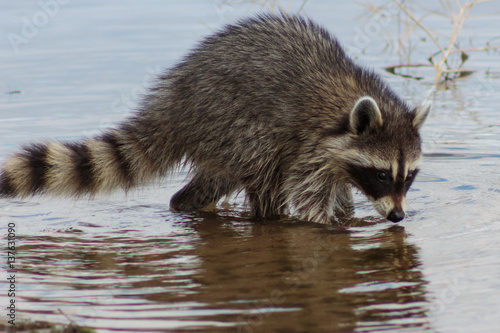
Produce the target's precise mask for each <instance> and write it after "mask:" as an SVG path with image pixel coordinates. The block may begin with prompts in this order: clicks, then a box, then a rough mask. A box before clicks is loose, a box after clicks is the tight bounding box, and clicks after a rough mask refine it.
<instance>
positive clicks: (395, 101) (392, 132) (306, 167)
mask: <svg viewBox="0 0 500 333" xmlns="http://www.w3.org/2000/svg"><path fill="white" fill-rule="evenodd" d="M360 101H361V104H359V102H360ZM357 103H358V104H357ZM355 105H357V106H356V107H355ZM358 107H359V108H358ZM356 110H357V111H356ZM417 110H421V109H417ZM427 113H428V109H424V111H420V112H417V111H416V110H414V111H411V109H410V108H409V107H408V106H407V105H406V103H404V102H403V101H402V100H401V99H400V98H399V97H397V96H396V94H395V93H394V92H393V91H392V90H390V89H389V88H388V87H387V86H386V85H385V84H384V83H383V82H382V80H381V79H380V78H379V77H378V76H377V75H375V74H374V73H373V72H372V71H370V70H367V69H364V68H362V67H360V66H358V65H356V64H354V62H353V61H352V60H351V59H350V58H349V57H348V56H347V55H346V54H345V52H344V50H343V49H342V47H341V46H340V44H339V43H338V41H337V40H336V39H335V38H333V37H332V36H331V35H330V34H329V33H328V32H327V31H326V30H324V29H323V28H321V27H320V26H318V25H316V24H315V23H313V22H312V21H310V20H308V19H305V18H302V17H297V16H289V15H286V14H279V15H261V16H257V17H255V18H249V19H245V20H242V21H240V22H239V23H237V24H234V25H228V26H226V27H224V28H223V29H222V30H220V31H219V32H217V33H215V34H213V35H212V36H209V37H207V38H206V39H205V40H203V41H202V42H201V43H200V44H199V45H198V46H197V47H196V48H195V49H194V50H193V51H192V52H191V53H189V54H188V55H187V56H186V57H185V58H184V59H183V60H182V61H181V62H180V63H179V64H178V65H177V66H175V67H173V68H171V69H170V70H168V71H166V72H165V73H164V74H163V75H162V76H161V77H160V78H159V80H158V83H157V85H156V87H154V88H153V89H152V90H151V91H150V93H149V95H148V96H147V97H146V98H145V100H144V102H143V104H142V105H141V107H140V109H139V110H138V111H137V112H136V113H135V114H134V116H133V117H131V118H130V119H128V120H126V121H125V122H123V123H122V124H121V125H120V126H118V128H117V129H113V130H109V131H107V132H105V133H104V134H103V135H101V136H99V137H96V138H90V139H85V140H82V141H80V142H76V143H65V142H62V143H59V142H54V143H52V144H51V145H49V144H45V143H44V144H37V145H31V146H27V147H25V148H24V149H23V150H22V151H21V152H19V153H16V154H14V155H12V156H11V157H10V158H9V159H8V160H7V162H6V164H5V166H4V168H3V170H2V171H1V174H0V196H4V197H16V196H21V197H23V196H29V195H34V194H39V193H45V192H47V193H53V194H59V195H76V196H78V195H85V194H90V195H93V194H95V193H98V192H102V191H111V190H114V189H116V188H122V189H124V190H127V189H129V188H131V187H133V186H137V185H140V184H143V183H145V182H147V181H150V180H154V179H155V178H157V177H160V176H164V175H166V174H167V173H168V172H169V171H170V170H172V169H173V168H175V167H177V166H179V165H180V164H181V163H186V165H190V173H191V176H192V178H191V179H192V180H191V181H190V182H189V184H187V185H186V186H185V187H184V188H183V189H182V190H181V191H179V192H178V193H177V194H175V195H174V197H173V198H172V200H171V207H172V208H173V209H175V210H195V209H200V208H203V207H205V206H206V205H208V204H210V203H212V202H217V201H218V200H219V199H221V198H222V197H225V196H228V195H230V194H232V193H234V192H237V191H241V190H244V191H245V193H246V196H247V200H248V203H249V206H250V209H251V212H252V214H253V215H254V216H255V217H258V218H275V217H279V216H280V215H283V214H287V212H288V211H289V209H290V208H291V209H292V210H293V211H294V212H295V213H296V214H297V215H298V216H299V218H301V219H304V220H309V221H314V222H320V223H328V222H329V221H331V219H332V216H333V215H334V214H339V213H342V212H345V211H348V210H350V209H352V197H351V193H350V191H351V187H352V186H355V187H358V188H360V189H361V190H362V191H363V192H364V193H366V194H367V195H368V196H369V197H370V199H372V201H374V203H375V204H376V207H378V206H381V207H382V206H383V207H386V206H387V205H388V204H386V201H387V202H388V199H387V198H388V197H389V196H390V197H391V198H396V196H397V195H399V194H401V193H402V191H404V193H403V196H404V194H406V191H407V189H406V188H405V189H404V190H398V191H399V192H398V193H396V194H395V192H397V191H396V190H394V191H393V192H394V193H392V192H390V193H389V192H387V191H385V190H384V189H383V188H382V189H381V190H380V191H382V192H383V194H384V196H383V197H384V198H385V199H384V200H385V201H384V205H382V204H378V206H377V202H378V201H377V200H380V199H379V198H378V194H376V193H375V192H374V191H373V190H372V189H370V187H371V185H370V184H369V182H367V181H366V179H364V178H366V177H363V174H362V173H360V172H357V171H356V170H358V169H356V168H361V167H364V168H376V167H379V166H380V165H382V166H385V165H388V166H391V165H396V164H394V163H393V161H394V160H398V161H400V162H401V163H403V162H404V163H413V162H415V161H417V160H418V159H419V158H420V154H421V153H420V137H419V134H418V130H419V129H420V127H421V125H422V124H423V122H424V120H425V117H426V116H427ZM360 129H361V130H360ZM391 163H392V164H391ZM401 163H400V164H398V165H403V164H401ZM358 171H359V170H358ZM391 172H393V173H394V174H398V175H399V173H401V174H405V173H407V170H406V171H404V170H403V171H401V172H399V171H397V170H393V171H391ZM398 172H399V173H398ZM398 177H399V176H398ZM405 177H406V176H405ZM399 178H401V177H399ZM393 181H394V184H396V179H394V180H393ZM399 182H401V179H399ZM65 184H66V185H65ZM396 185H397V184H396ZM396 185H394V186H396ZM396 187H397V186H396ZM399 187H400V186H399ZM399 187H398V188H399ZM384 191H385V192H384ZM386 192H387V193H386ZM400 192H401V193H400ZM374 193H375V194H374ZM377 193H378V192H377ZM391 200H392V201H390V200H389V201H390V202H393V201H394V202H395V201H396V199H394V200H393V199H391ZM395 205H396V204H395ZM389 206H390V205H389ZM396 206H397V205H396ZM398 207H399V206H398ZM384 209H386V208H381V209H380V210H379V211H381V212H382V211H383V210H384ZM383 214H386V212H385V211H384V212H383Z"/></svg>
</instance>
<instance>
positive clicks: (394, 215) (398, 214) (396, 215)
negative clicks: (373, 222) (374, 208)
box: [387, 209, 405, 222]
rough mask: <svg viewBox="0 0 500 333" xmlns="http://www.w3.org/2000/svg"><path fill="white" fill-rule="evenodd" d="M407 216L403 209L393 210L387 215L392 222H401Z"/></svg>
mask: <svg viewBox="0 0 500 333" xmlns="http://www.w3.org/2000/svg"><path fill="white" fill-rule="evenodd" d="M404 218H405V212H404V211H402V210H395V209H393V210H391V212H390V213H389V215H387V219H388V220H389V221H392V222H399V221H401V220H402V219H404Z"/></svg>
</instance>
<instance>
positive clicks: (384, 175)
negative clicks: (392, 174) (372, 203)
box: [377, 171, 389, 183]
mask: <svg viewBox="0 0 500 333" xmlns="http://www.w3.org/2000/svg"><path fill="white" fill-rule="evenodd" d="M377 179H378V180H379V182H381V183H387V182H388V181H389V175H388V174H387V172H384V171H379V172H377Z"/></svg>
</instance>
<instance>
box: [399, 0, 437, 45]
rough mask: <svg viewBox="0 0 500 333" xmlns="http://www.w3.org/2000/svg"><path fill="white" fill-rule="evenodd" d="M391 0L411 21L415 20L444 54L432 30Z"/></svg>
mask: <svg viewBox="0 0 500 333" xmlns="http://www.w3.org/2000/svg"><path fill="white" fill-rule="evenodd" d="M392 1H394V2H395V3H396V4H397V5H398V6H399V8H401V9H402V10H403V11H404V12H405V13H406V15H408V17H409V18H411V19H412V21H413V22H415V23H416V24H417V25H418V26H419V27H420V28H421V29H422V30H424V31H425V33H426V34H427V35H428V36H429V37H430V38H431V39H432V41H433V42H434V43H435V44H436V45H437V47H439V49H440V50H441V52H443V54H444V49H443V47H442V46H441V44H439V42H438V40H437V39H436V37H434V35H433V34H432V32H431V31H429V29H427V28H426V27H425V26H424V25H423V24H422V23H420V20H418V19H417V18H416V17H415V16H413V14H412V13H410V12H409V11H408V9H406V7H405V6H403V5H402V4H401V3H400V2H399V1H398V0H392Z"/></svg>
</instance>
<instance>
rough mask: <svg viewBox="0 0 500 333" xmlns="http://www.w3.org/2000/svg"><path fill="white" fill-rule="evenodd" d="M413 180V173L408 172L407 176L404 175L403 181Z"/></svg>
mask: <svg viewBox="0 0 500 333" xmlns="http://www.w3.org/2000/svg"><path fill="white" fill-rule="evenodd" d="M412 180H413V173H411V172H410V173H409V174H408V175H407V176H406V179H405V182H406V183H409V182H411V181H412Z"/></svg>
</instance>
